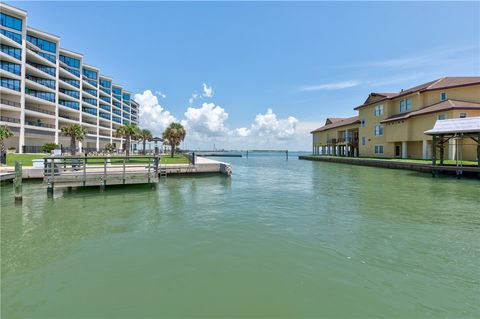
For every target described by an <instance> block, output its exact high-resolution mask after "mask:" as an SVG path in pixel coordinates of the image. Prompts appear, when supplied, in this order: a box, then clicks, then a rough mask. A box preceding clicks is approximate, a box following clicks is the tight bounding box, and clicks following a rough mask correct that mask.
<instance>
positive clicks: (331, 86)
mask: <svg viewBox="0 0 480 319" xmlns="http://www.w3.org/2000/svg"><path fill="white" fill-rule="evenodd" d="M357 85H360V81H356V80H350V81H342V82H333V83H324V84H318V85H309V86H304V87H302V88H301V89H300V91H305V92H310V91H320V90H341V89H347V88H351V87H354V86H357Z"/></svg>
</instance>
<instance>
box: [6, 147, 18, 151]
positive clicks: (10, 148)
mask: <svg viewBox="0 0 480 319" xmlns="http://www.w3.org/2000/svg"><path fill="white" fill-rule="evenodd" d="M16 149H17V148H16V147H15V146H10V147H9V148H7V150H9V151H15V150H16Z"/></svg>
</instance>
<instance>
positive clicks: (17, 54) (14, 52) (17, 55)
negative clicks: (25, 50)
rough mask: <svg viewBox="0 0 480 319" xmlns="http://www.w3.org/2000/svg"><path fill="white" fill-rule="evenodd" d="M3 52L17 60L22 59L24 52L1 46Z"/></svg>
mask: <svg viewBox="0 0 480 319" xmlns="http://www.w3.org/2000/svg"><path fill="white" fill-rule="evenodd" d="M1 50H2V52H3V53H5V54H8V55H9V56H12V57H14V58H15V59H17V60H21V59H22V50H21V49H17V48H12V47H10V46H8V45H4V44H2V45H1Z"/></svg>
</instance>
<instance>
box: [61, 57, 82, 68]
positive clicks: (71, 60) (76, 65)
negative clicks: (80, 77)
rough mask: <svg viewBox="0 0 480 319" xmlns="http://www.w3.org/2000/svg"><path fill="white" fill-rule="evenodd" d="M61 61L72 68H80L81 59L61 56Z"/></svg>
mask: <svg viewBox="0 0 480 319" xmlns="http://www.w3.org/2000/svg"><path fill="white" fill-rule="evenodd" d="M60 61H62V62H63V63H65V64H66V65H68V66H71V67H72V68H77V69H79V68H80V60H79V59H74V58H71V57H69V56H65V55H61V54H60Z"/></svg>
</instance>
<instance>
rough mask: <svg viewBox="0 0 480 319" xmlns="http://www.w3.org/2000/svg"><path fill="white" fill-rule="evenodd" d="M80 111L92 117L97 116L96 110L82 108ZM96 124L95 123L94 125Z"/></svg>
mask: <svg viewBox="0 0 480 319" xmlns="http://www.w3.org/2000/svg"><path fill="white" fill-rule="evenodd" d="M82 111H83V112H85V113H88V114H92V115H97V110H95V109H91V108H87V107H82ZM96 124H97V123H95V125H96Z"/></svg>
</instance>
